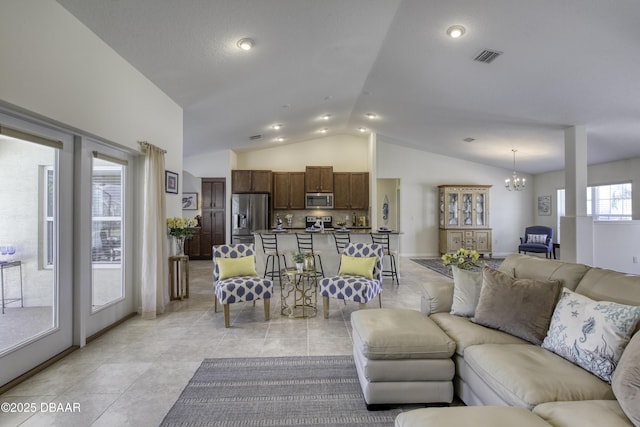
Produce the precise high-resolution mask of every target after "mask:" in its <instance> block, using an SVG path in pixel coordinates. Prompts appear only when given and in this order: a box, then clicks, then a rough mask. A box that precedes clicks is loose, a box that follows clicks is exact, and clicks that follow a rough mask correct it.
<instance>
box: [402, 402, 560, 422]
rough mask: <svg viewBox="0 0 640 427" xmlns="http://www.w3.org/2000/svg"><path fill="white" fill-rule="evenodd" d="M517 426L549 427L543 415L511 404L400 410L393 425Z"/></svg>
mask: <svg viewBox="0 0 640 427" xmlns="http://www.w3.org/2000/svg"><path fill="white" fill-rule="evenodd" d="M423 426H429V427H468V426H487V427H489V426H491V427H493V426H500V427H502V426H517V427H549V424H547V423H546V422H545V421H544V420H542V418H540V417H538V416H537V415H534V414H533V413H531V412H529V411H528V410H526V409H524V408H514V407H511V406H458V407H450V408H425V409H414V410H413V411H407V412H403V413H401V414H400V415H398V416H397V417H396V423H395V427H423Z"/></svg>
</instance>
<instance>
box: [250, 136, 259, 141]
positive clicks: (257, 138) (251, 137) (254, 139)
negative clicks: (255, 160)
mask: <svg viewBox="0 0 640 427" xmlns="http://www.w3.org/2000/svg"><path fill="white" fill-rule="evenodd" d="M260 138H262V135H253V136H250V137H249V141H257V140H259V139H260Z"/></svg>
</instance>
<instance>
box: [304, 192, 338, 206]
mask: <svg viewBox="0 0 640 427" xmlns="http://www.w3.org/2000/svg"><path fill="white" fill-rule="evenodd" d="M304 205H305V208H307V209H333V193H307V194H306V197H305V203H304Z"/></svg>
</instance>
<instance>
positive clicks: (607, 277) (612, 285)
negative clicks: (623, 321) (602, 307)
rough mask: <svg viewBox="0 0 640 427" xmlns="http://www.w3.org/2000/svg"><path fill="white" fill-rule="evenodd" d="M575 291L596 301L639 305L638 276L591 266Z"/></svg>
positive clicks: (639, 289)
mask: <svg viewBox="0 0 640 427" xmlns="http://www.w3.org/2000/svg"><path fill="white" fill-rule="evenodd" d="M576 292H578V293H579V294H582V295H585V296H587V297H589V298H591V299H594V300H596V301H613V302H617V303H620V304H626V305H640V276H633V275H629V274H625V273H619V272H617V271H612V270H605V269H603V268H592V269H590V270H589V271H588V272H587V274H585V276H584V278H583V279H582V281H580V284H579V285H578V287H577V288H576Z"/></svg>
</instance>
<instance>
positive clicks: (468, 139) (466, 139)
mask: <svg viewBox="0 0 640 427" xmlns="http://www.w3.org/2000/svg"><path fill="white" fill-rule="evenodd" d="M475 140H476V139H475V138H471V137H469V138H465V139H463V141H464V142H473V141H475Z"/></svg>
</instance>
